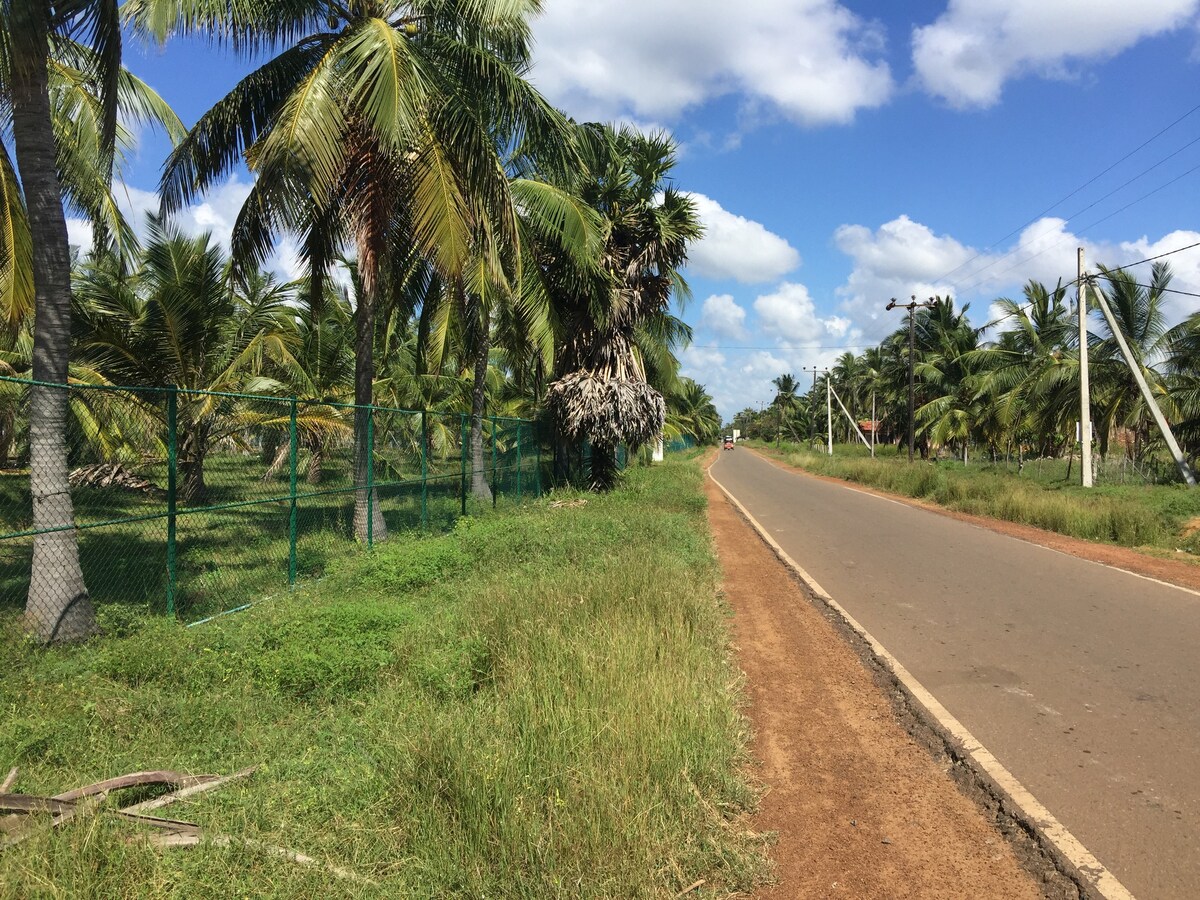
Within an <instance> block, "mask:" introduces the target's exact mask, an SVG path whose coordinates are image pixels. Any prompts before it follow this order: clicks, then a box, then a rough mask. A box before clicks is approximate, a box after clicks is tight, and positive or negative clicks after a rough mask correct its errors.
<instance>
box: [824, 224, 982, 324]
mask: <svg viewBox="0 0 1200 900" xmlns="http://www.w3.org/2000/svg"><path fill="white" fill-rule="evenodd" d="M833 239H834V243H835V244H836V245H837V247H838V249H839V250H841V251H842V252H843V253H845V254H846V255H847V256H849V257H850V258H851V260H853V263H854V269H853V271H851V273H850V277H849V278H848V279H847V280H846V284H844V285H843V286H842V287H840V288H838V290H837V294H838V296H839V297H840V298H841V300H842V303H841V307H842V310H843V311H845V312H848V313H849V314H850V315H851V317H852V318H853V319H854V320H855V321H856V322H858V323H860V324H861V325H862V327H863V328H864V330H865V332H866V333H867V335H868V337H869V338H870V339H871V340H877V339H879V338H880V337H882V336H883V335H884V334H887V333H888V332H889V331H891V330H892V329H893V328H894V327H895V326H894V324H893V321H892V317H891V316H890V315H889V314H888V313H885V312H884V307H885V306H886V305H887V303H888V300H889V299H890V298H892V297H897V298H899V299H901V300H905V301H906V300H907V299H908V297H909V296H910V295H911V294H915V295H917V296H918V297H921V298H924V297H928V296H931V295H933V294H943V295H944V294H947V293H951V290H950V285H949V282H948V281H946V280H945V278H944V276H945V275H946V274H947V273H950V272H953V271H954V270H956V269H959V267H962V268H961V269H959V273H966V272H970V271H973V269H972V268H971V266H972V265H973V263H970V264H968V265H964V263H967V261H968V260H970V258H971V257H972V256H973V255H974V251H973V250H972V249H971V248H970V247H967V246H964V245H963V244H961V243H959V242H958V241H957V240H955V239H954V238H952V237H949V236H947V235H941V236H939V235H936V234H934V233H933V231H932V230H930V229H929V228H928V227H927V226H925V225H922V224H921V223H919V222H914V221H913V220H912V219H910V218H909V217H908V216H903V215H902V216H899V217H898V218H895V219H893V220H892V221H890V222H886V223H885V224H883V225H881V226H880V227H879V229H878V231H874V232H873V231H871V229H869V228H866V227H865V226H862V225H842V226H841V227H839V228H838V229H837V230H836V231H835V232H834V235H833ZM959 273H956V274H959Z"/></svg>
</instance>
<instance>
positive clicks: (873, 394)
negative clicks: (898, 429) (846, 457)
mask: <svg viewBox="0 0 1200 900" xmlns="http://www.w3.org/2000/svg"><path fill="white" fill-rule="evenodd" d="M875 429H876V421H875V392H874V391H871V459H874V458H875Z"/></svg>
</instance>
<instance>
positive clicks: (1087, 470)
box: [1078, 247, 1092, 487]
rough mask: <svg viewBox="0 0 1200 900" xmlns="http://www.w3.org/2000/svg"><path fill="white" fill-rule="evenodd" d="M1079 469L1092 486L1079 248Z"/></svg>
mask: <svg viewBox="0 0 1200 900" xmlns="http://www.w3.org/2000/svg"><path fill="white" fill-rule="evenodd" d="M1078 267H1079V449H1080V457H1079V469H1080V472H1081V473H1082V475H1083V486H1084V487H1091V486H1092V395H1091V390H1090V386H1089V384H1088V339H1087V335H1088V331H1087V287H1088V286H1087V279H1085V278H1084V277H1083V276H1084V271H1083V248H1082V247H1080V248H1079V255H1078Z"/></svg>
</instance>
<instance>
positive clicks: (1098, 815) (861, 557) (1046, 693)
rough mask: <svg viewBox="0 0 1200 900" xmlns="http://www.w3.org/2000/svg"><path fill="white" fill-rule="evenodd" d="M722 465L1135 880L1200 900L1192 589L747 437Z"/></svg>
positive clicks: (989, 741)
mask: <svg viewBox="0 0 1200 900" xmlns="http://www.w3.org/2000/svg"><path fill="white" fill-rule="evenodd" d="M712 472H713V475H714V476H715V477H716V478H717V479H718V480H719V481H720V482H721V483H722V484H723V485H724V486H725V487H726V488H727V489H728V490H729V491H730V492H731V493H732V494H734V496H736V497H737V498H738V500H740V501H741V502H742V504H743V505H744V506H745V507H746V508H747V509H748V510H749V511H750V513H751V514H752V515H753V516H754V517H755V518H756V519H758V521H759V522H760V523H761V524H762V525H763V526H764V527H765V528H766V529H767V530H768V531H769V532H770V533H771V535H772V537H774V538H775V540H776V541H778V542H779V544H780V545H781V546H782V547H783V549H784V550H785V551H786V552H787V553H788V554H789V555H791V556H792V557H793V558H794V559H795V560H796V561H797V562H798V563H799V564H800V565H801V566H803V567H804V568H805V569H806V570H807V571H808V572H809V573H810V574H811V575H812V576H813V578H815V579H816V580H817V581H818V582H819V583H820V585H821V586H822V587H823V588H824V589H825V590H826V591H828V592H829V594H830V595H832V596H833V597H834V598H835V599H836V600H837V601H838V602H839V603H840V604H841V605H842V606H843V607H845V608H846V610H847V611H848V612H849V613H850V614H851V615H853V616H854V617H855V618H856V619H857V620H858V621H859V622H860V623H861V624H862V625H863V626H864V627H865V628H866V629H867V630H868V631H870V632H871V633H872V634H873V635H874V636H875V637H876V638H877V639H878V640H879V641H880V642H881V643H882V644H883V645H884V646H885V647H887V648H888V650H889V651H891V653H892V654H893V655H894V656H896V658H897V659H899V661H900V662H901V663H902V664H903V665H904V666H905V667H906V668H907V669H908V670H909V671H910V672H912V674H913V675H914V676H915V677H916V678H917V679H918V680H919V681H921V683H922V684H924V685H925V687H926V688H928V689H929V690H930V691H931V692H932V693H933V694H934V696H936V697H937V699H938V700H939V701H941V702H942V704H943V705H945V706H946V708H947V709H948V710H949V711H950V712H951V713H952V714H953V715H954V716H956V717H957V718H958V719H959V720H960V721H961V722H962V723H963V724H964V725H965V726H966V727H967V728H968V729H970V731H971V732H972V733H973V734H974V735H975V737H976V738H978V739H979V740H980V741H982V742H983V744H984V745H985V746H986V747H987V748H988V749H989V750H990V751H991V752H992V753H993V754H995V756H996V757H997V758H998V759H999V761H1000V762H1001V763H1002V764H1003V765H1004V766H1005V767H1007V768H1008V770H1009V771H1010V772H1011V773H1012V774H1013V775H1014V776H1016V778H1017V779H1018V780H1019V781H1021V783H1022V784H1024V785H1025V787H1026V788H1028V789H1029V790H1030V791H1031V792H1032V793H1033V795H1034V796H1035V797H1037V798H1038V800H1040V801H1041V802H1042V803H1043V804H1044V805H1045V806H1046V807H1047V808H1048V809H1049V810H1050V812H1052V813H1053V814H1054V815H1055V816H1056V817H1057V818H1058V819H1059V821H1060V822H1062V823H1063V825H1065V826H1066V827H1067V828H1068V829H1069V830H1070V831H1071V832H1072V833H1073V834H1074V835H1075V837H1076V838H1078V839H1079V840H1080V841H1081V842H1082V843H1083V844H1084V845H1085V846H1086V847H1087V848H1088V849H1089V850H1090V851H1091V852H1092V853H1093V854H1094V855H1095V856H1096V857H1097V858H1099V859H1100V861H1101V862H1102V863H1104V865H1105V866H1107V867H1108V868H1109V870H1110V871H1111V872H1112V873H1113V874H1114V875H1115V876H1116V877H1117V878H1118V879H1119V880H1120V881H1121V882H1122V883H1123V884H1124V885H1125V887H1127V888H1128V889H1129V890H1130V891H1132V892H1133V893H1134V894H1135V895H1136V896H1137V897H1138V898H1140V900H1145V898H1158V897H1163V898H1188V900H1191V898H1200V596H1197V595H1196V594H1193V593H1190V592H1188V591H1184V590H1181V589H1177V588H1172V587H1169V586H1166V585H1162V584H1158V583H1156V582H1153V581H1149V580H1147V579H1144V578H1139V577H1137V576H1135V575H1130V574H1127V573H1124V572H1120V571H1117V570H1115V569H1110V568H1106V567H1104V566H1101V565H1098V564H1096V563H1091V562H1087V561H1084V560H1080V559H1077V558H1075V557H1071V556H1066V555H1063V554H1061V553H1057V552H1054V551H1051V550H1047V549H1045V548H1042V547H1038V546H1035V545H1033V544H1029V543H1026V542H1024V541H1020V540H1017V539H1015V538H1011V537H1007V536H1005V535H1001V534H997V533H995V532H992V531H988V530H986V529H983V528H979V527H976V526H974V525H970V524H967V523H964V522H960V521H957V520H954V519H951V518H948V517H946V516H941V515H938V514H936V513H933V512H929V511H927V510H923V509H918V508H915V507H911V506H908V505H905V504H901V503H898V502H895V501H891V500H887V499H885V498H881V497H877V496H874V495H871V494H866V493H862V492H859V491H855V490H852V489H849V488H845V487H842V486H840V485H837V484H833V483H830V482H826V481H821V480H819V479H816V478H811V477H807V476H804V475H801V474H796V473H792V472H786V471H783V470H782V469H780V468H778V467H776V466H774V465H772V464H771V463H769V462H767V461H766V460H764V459H762V458H760V457H758V456H756V455H754V454H753V453H752V452H750V451H749V450H746V449H744V448H739V449H738V450H734V451H730V452H722V453H721V455H720V458H719V459H718V460H717V463H716V464H715V466H714V467H713V470H712Z"/></svg>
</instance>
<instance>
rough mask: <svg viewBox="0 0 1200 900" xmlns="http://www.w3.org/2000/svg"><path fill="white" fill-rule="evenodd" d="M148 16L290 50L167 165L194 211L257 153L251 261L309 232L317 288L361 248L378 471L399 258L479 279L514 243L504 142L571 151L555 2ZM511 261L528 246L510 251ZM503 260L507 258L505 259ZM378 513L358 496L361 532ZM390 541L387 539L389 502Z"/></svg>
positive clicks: (360, 354)
mask: <svg viewBox="0 0 1200 900" xmlns="http://www.w3.org/2000/svg"><path fill="white" fill-rule="evenodd" d="M124 9H125V11H126V15H127V17H128V20H129V21H130V22H131V23H133V24H134V25H135V27H137V28H139V29H141V30H143V31H145V32H147V33H150V34H154V35H155V36H157V37H159V38H160V39H161V38H165V37H166V36H167V35H168V34H170V33H172V32H200V33H205V34H208V35H210V36H213V37H215V38H216V39H217V40H219V41H223V42H228V43H230V44H232V45H233V46H234V47H235V48H239V49H247V50H256V49H265V48H272V49H273V48H275V47H277V46H279V45H280V44H283V45H285V46H284V49H283V50H282V52H280V53H279V54H278V55H277V56H275V57H274V58H273V59H271V60H270V61H268V62H267V63H266V64H265V65H263V66H262V67H260V68H259V69H258V70H257V71H255V72H254V73H252V74H251V75H249V76H247V78H245V79H244V80H243V81H242V82H241V83H240V84H239V85H238V86H237V87H236V88H234V90H233V91H232V92H230V94H229V95H228V96H227V97H226V98H225V99H223V100H222V101H220V102H219V103H218V104H217V105H216V106H214V107H213V109H212V110H210V111H209V112H208V113H206V114H205V115H204V116H203V117H202V118H201V120H200V121H199V122H198V123H197V125H196V127H195V128H194V129H193V130H192V133H191V134H190V135H189V137H188V139H187V140H186V141H185V142H184V143H183V145H181V147H180V148H179V149H178V150H177V151H176V152H175V153H174V154H173V155H172V157H171V159H170V160H169V161H168V164H167V167H166V169H165V172H164V175H163V182H162V194H163V203H164V207H165V208H167V209H174V208H177V207H178V206H179V205H180V204H182V203H183V202H185V201H186V200H188V199H189V198H191V197H192V196H194V195H196V194H197V193H199V192H201V191H203V190H204V189H205V188H206V187H207V186H209V185H210V184H212V183H213V182H214V180H215V179H217V178H219V177H222V176H224V175H225V174H226V173H228V172H229V171H230V169H231V168H232V167H233V166H234V165H236V164H237V163H238V162H239V161H242V160H244V161H245V163H246V164H247V165H248V166H249V168H250V169H251V170H252V171H253V172H254V173H255V175H256V176H257V179H256V182H255V186H254V189H253V191H252V193H251V195H250V197H249V198H248V200H247V202H246V204H245V206H244V207H243V209H242V213H241V215H240V216H239V221H238V223H237V226H236V228H235V243H234V248H235V255H236V256H237V257H239V258H241V259H246V260H249V261H250V262H252V263H255V264H257V263H259V262H261V260H262V258H263V257H264V256H265V254H266V253H267V252H268V251H269V249H270V246H271V244H272V241H273V238H274V236H275V235H276V234H277V233H278V231H280V230H281V229H286V230H291V231H293V232H295V233H297V234H299V235H300V237H301V247H302V255H303V256H304V258H305V260H306V262H307V263H308V264H309V265H310V267H311V271H312V278H313V283H314V289H313V294H314V296H320V293H321V292H320V289H319V282H320V279H321V278H322V277H323V276H324V272H325V269H326V267H327V265H328V263H329V261H330V260H331V259H332V257H333V255H334V253H335V252H336V251H337V249H338V247H339V246H340V245H341V243H342V242H343V241H346V242H349V243H350V244H352V245H353V247H354V250H355V256H356V261H357V265H358V270H359V277H360V279H361V282H362V291H361V293H360V295H359V297H358V307H357V309H356V314H355V321H356V328H357V336H356V340H355V360H356V374H355V403H356V404H358V405H359V407H360V408H359V409H358V411H357V412H356V417H355V435H356V440H355V479H356V482H357V483H359V484H365V482H366V469H367V460H368V447H367V444H366V440H367V439H366V434H367V429H366V422H367V416H368V414H369V413H368V407H369V405H370V404H371V400H372V385H373V378H374V364H373V350H374V332H373V328H374V323H375V310H376V303H377V300H378V297H379V295H380V291H381V283H382V282H381V276H382V275H383V274H384V272H385V263H386V260H387V258H388V257H389V255H391V254H392V253H393V252H394V251H395V249H396V248H409V247H413V246H415V247H417V248H419V249H420V251H421V252H422V253H423V254H424V255H426V256H427V258H428V259H429V260H430V261H431V262H432V263H433V264H434V265H435V266H436V267H437V269H438V270H439V271H440V272H441V274H442V275H443V276H444V277H447V278H461V277H462V275H463V271H464V269H465V267H466V265H467V263H468V261H469V260H470V258H471V254H472V248H473V247H474V246H477V245H478V244H479V242H480V240H481V237H480V236H481V235H490V236H492V237H493V238H494V239H495V240H496V242H497V244H498V245H499V246H501V247H506V246H507V245H509V244H511V243H512V241H511V237H512V235H513V232H514V228H515V226H514V223H513V221H512V219H511V216H509V215H508V213H509V211H510V210H511V203H509V201H508V197H507V190H508V184H507V178H506V176H505V171H504V168H503V166H502V165H501V163H500V159H499V156H498V153H497V146H498V145H516V144H519V143H521V140H522V138H523V137H524V136H525V135H526V134H527V133H529V134H533V135H536V136H537V140H538V141H539V142H541V143H543V144H544V145H545V146H546V147H547V148H551V150H552V148H554V147H555V146H556V145H559V144H560V143H561V142H559V141H556V137H562V138H564V139H565V136H566V134H567V129H566V124H565V120H563V119H562V118H561V117H560V116H559V115H558V114H557V113H556V112H555V111H554V110H553V109H552V108H551V107H550V106H549V105H548V104H547V103H546V102H545V101H544V100H543V99H542V98H541V96H540V95H539V94H538V93H537V92H536V91H535V90H533V88H531V87H530V86H529V84H528V83H527V82H526V81H525V80H524V79H523V77H522V75H523V74H524V71H525V68H526V66H527V64H528V60H529V47H530V42H529V28H528V21H527V20H528V17H529V16H530V15H532V14H533V13H535V12H537V11H538V9H539V0H478V2H471V3H462V2H456V0H373V2H367V3H355V4H349V5H347V6H339V5H337V4H334V5H330V4H329V3H327V2H325V0H299V2H296V3H292V4H287V5H285V6H280V5H279V4H271V3H265V2H262V3H248V4H240V5H236V6H232V7H231V6H229V5H228V4H225V3H223V2H220V3H219V2H215V0H201V2H198V3H194V4H189V5H187V6H181V5H179V4H178V3H177V2H175V0H130V2H128V3H126V5H125V8H124ZM509 260H511V256H510V257H509ZM488 261H489V263H492V262H495V263H497V264H503V262H504V259H503V257H501V258H499V259H497V258H496V257H494V256H490V257H489V260H488ZM370 506H371V504H370V503H369V501H368V498H367V496H366V491H365V489H364V490H362V491H359V492H358V494H356V499H355V509H356V512H355V529H356V532H357V533H358V534H359V535H360V536H364V535H365V534H366V532H367V521H366V518H367V510H368V508H369V507H370ZM374 509H375V510H376V513H377V514H376V517H375V518H376V521H375V522H374V523H373V524H374V528H373V531H374V535H375V539H376V540H378V539H380V538H381V537H382V536H384V535H385V534H386V532H385V528H384V524H383V519H382V515H381V514H379V505H378V504H377V503H375V504H374Z"/></svg>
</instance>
